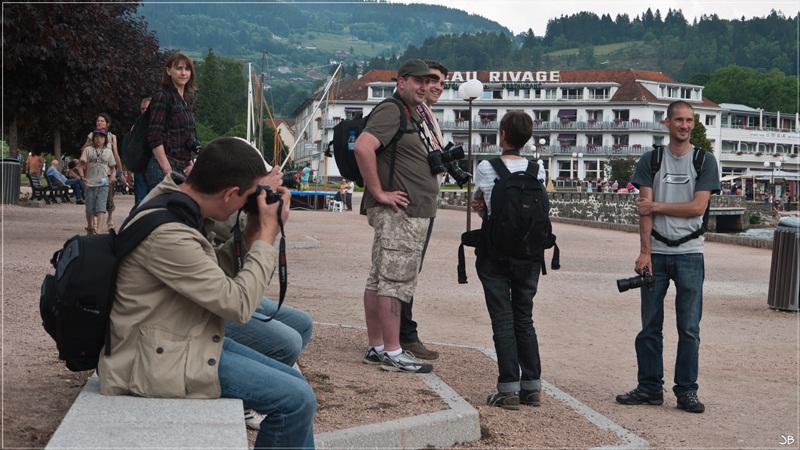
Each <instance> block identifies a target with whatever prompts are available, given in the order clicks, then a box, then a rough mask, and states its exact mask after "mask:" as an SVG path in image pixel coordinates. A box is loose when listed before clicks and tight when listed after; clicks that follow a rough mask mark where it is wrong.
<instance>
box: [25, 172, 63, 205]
mask: <svg viewBox="0 0 800 450" xmlns="http://www.w3.org/2000/svg"><path fill="white" fill-rule="evenodd" d="M25 175H26V176H27V177H28V182H29V183H30V185H31V200H44V202H45V203H47V204H48V205H49V204H50V202H51V201H52V202H55V203H58V200H57V199H56V196H55V193H53V189H51V188H50V185H49V184H48V185H46V186H45V185H43V184H42V181H41V179H40V178H39V174H38V173H28V174H25Z"/></svg>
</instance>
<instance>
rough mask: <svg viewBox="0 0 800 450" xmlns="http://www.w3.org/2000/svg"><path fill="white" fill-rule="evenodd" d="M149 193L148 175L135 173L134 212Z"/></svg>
mask: <svg viewBox="0 0 800 450" xmlns="http://www.w3.org/2000/svg"><path fill="white" fill-rule="evenodd" d="M148 192H149V188H148V186H147V175H145V174H143V173H135V172H134V174H133V209H131V211H133V210H134V209H136V207H137V206H139V203H141V202H142V200H144V198H145V197H146V196H147V193H148Z"/></svg>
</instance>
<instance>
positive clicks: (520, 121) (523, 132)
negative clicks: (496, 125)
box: [500, 111, 533, 149]
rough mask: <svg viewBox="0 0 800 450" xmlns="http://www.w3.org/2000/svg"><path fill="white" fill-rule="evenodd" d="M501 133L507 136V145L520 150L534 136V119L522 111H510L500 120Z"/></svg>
mask: <svg viewBox="0 0 800 450" xmlns="http://www.w3.org/2000/svg"><path fill="white" fill-rule="evenodd" d="M500 131H504V132H505V134H506V143H508V145H510V146H511V147H513V148H514V149H520V148H522V147H524V146H525V143H526V142H528V140H529V139H530V138H531V136H532V135H533V119H531V116H529V115H528V114H527V113H524V112H522V111H509V112H507V113H506V115H505V116H503V118H502V119H501V120H500Z"/></svg>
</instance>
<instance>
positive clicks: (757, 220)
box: [750, 213, 761, 225]
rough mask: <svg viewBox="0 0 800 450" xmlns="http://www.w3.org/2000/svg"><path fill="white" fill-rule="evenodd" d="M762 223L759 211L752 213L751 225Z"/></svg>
mask: <svg viewBox="0 0 800 450" xmlns="http://www.w3.org/2000/svg"><path fill="white" fill-rule="evenodd" d="M759 223H761V215H760V214H758V213H753V214H750V225H758V224H759Z"/></svg>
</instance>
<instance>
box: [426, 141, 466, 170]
mask: <svg viewBox="0 0 800 450" xmlns="http://www.w3.org/2000/svg"><path fill="white" fill-rule="evenodd" d="M458 159H464V147H462V146H460V145H456V146H453V143H452V142H448V143H447V147H445V148H444V150H434V151H432V152H430V153H428V165H429V166H430V168H431V175H437V174H440V173H444V172H447V167H446V166H445V164H447V163H450V162H453V161H455V160H458ZM451 175H452V173H451ZM453 178H455V176H453Z"/></svg>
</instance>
